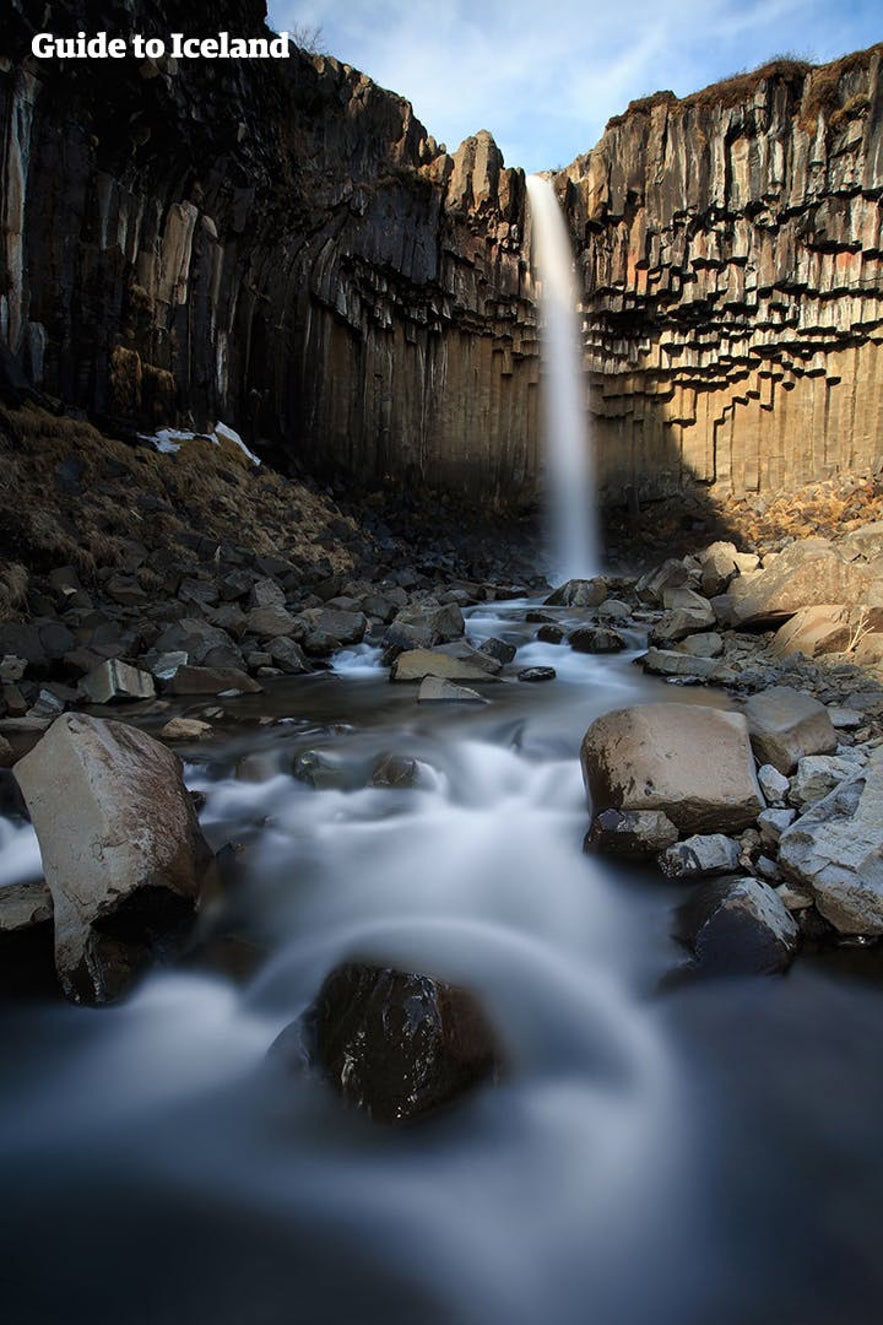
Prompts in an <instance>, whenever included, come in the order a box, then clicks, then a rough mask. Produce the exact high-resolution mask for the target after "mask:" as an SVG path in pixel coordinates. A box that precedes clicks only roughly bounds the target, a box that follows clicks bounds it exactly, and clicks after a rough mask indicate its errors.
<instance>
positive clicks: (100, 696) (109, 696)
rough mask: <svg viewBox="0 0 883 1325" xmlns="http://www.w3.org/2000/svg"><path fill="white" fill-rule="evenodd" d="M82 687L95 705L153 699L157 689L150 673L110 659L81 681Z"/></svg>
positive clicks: (117, 659) (115, 659) (118, 660)
mask: <svg viewBox="0 0 883 1325" xmlns="http://www.w3.org/2000/svg"><path fill="white" fill-rule="evenodd" d="M80 687H81V689H82V691H83V693H84V694H85V695H86V698H87V699H90V700H91V701H92V703H93V704H113V703H119V702H122V701H124V700H137V699H153V697H154V695H155V694H156V687H155V686H154V684H153V677H152V676H151V675H150V673H149V672H142V671H141V670H140V669H139V668H137V667H131V666H130V665H129V664H128V663H125V662H121V661H120V659H119V658H110V659H108V661H107V662H103V663H100V664H99V665H98V667H96V668H94V670H93V671H91V672H89V674H88V676H84V677H83V679H82V680H81V681H80Z"/></svg>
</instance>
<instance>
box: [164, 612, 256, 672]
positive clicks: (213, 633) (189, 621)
mask: <svg viewBox="0 0 883 1325" xmlns="http://www.w3.org/2000/svg"><path fill="white" fill-rule="evenodd" d="M153 650H154V653H155V654H156V655H161V654H164V653H186V654H187V661H188V662H191V663H195V664H197V665H200V664H202V663H204V662H205V661H206V659H207V658H208V657H209V655H210V654H211V656H212V659H213V665H214V666H216V667H241V666H242V654H241V653H240V652H239V649H238V648H237V647H236V645H235V644H234V643H233V641H232V639H231V638H230V636H229V635H228V634H227V632H226V631H225V630H221V629H220V628H219V627H218V626H211V625H209V623H208V622H207V621H199V620H197V618H195V617H184V618H183V619H182V620H181V621H176V622H174V623H173V624H172V625H170V626H167V627H166V629H165V630H164V631H162V633H161V634H160V636H159V638H158V639H156V640H155V641H154V645H153ZM223 659H226V661H224V660H223ZM215 660H217V661H215Z"/></svg>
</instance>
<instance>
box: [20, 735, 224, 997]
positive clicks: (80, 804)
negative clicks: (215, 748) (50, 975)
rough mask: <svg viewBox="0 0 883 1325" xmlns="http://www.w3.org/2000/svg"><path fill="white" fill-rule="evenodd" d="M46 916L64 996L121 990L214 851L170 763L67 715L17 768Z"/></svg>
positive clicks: (155, 746)
mask: <svg viewBox="0 0 883 1325" xmlns="http://www.w3.org/2000/svg"><path fill="white" fill-rule="evenodd" d="M15 776H16V779H17V781H18V784H19V786H20V787H21V790H22V793H23V795H24V798H25V801H26V802H27V806H28V811H29V813H30V815H31V819H32V821H33V824H34V828H35V830H36V833H37V837H38V840H39V843H40V851H41V854H42V857H43V868H44V871H45V875H46V882H47V883H48V885H49V888H50V890H51V893H52V899H53V903H54V907H55V961H56V968H57V970H58V974H59V977H60V979H61V982H62V986H63V988H64V990H65V993H66V994H67V995H68V996H69V997H70V998H73V999H74V1000H76V1001H77V1002H88V1003H103V1002H106V1001H108V1000H110V999H113V998H115V997H118V996H119V995H120V994H122V993H124V992H125V990H126V989H127V988H128V987H129V985H130V983H131V981H132V979H133V977H134V976H135V974H136V973H137V971H138V969H139V968H140V967H141V966H142V965H143V963H144V961H145V960H146V959H147V957H148V956H149V952H150V947H151V943H152V941H153V939H154V938H156V937H158V936H159V935H160V934H165V933H166V932H167V931H168V930H169V929H171V928H174V926H175V925H176V924H179V923H181V921H182V920H183V918H184V917H185V916H186V915H188V914H190V913H191V912H192V911H193V909H194V907H195V906H196V902H197V898H198V894H199V885H200V879H201V877H202V874H203V872H204V870H205V868H206V865H207V863H208V861H209V859H210V855H211V853H210V852H209V849H208V847H207V845H206V843H205V840H204V839H203V836H202V834H201V832H200V831H199V826H198V824H197V822H196V816H195V814H194V810H193V806H192V804H191V801H190V797H189V795H188V794H187V790H186V788H185V786H184V782H183V779H182V776H181V763H180V761H179V759H178V758H177V756H176V755H174V754H172V752H171V751H170V750H167V749H166V747H165V746H164V745H161V744H160V743H159V742H158V741H155V740H154V739H153V738H152V737H150V736H148V735H146V734H145V733H144V732H142V731H139V730H138V729H137V728H135V727H130V726H128V725H126V724H124V723H121V722H104V721H102V720H100V719H97V718H90V717H86V716H85V715H84V714H65V715H64V716H63V717H60V718H58V719H57V721H56V722H54V723H53V724H52V727H51V728H50V729H49V731H48V732H47V733H46V735H45V736H44V737H43V739H42V740H41V741H40V742H39V744H38V745H37V746H36V747H35V748H34V749H33V750H32V751H31V753H30V754H28V755H26V756H25V758H24V759H21V760H19V762H18V763H17V764H16V766H15Z"/></svg>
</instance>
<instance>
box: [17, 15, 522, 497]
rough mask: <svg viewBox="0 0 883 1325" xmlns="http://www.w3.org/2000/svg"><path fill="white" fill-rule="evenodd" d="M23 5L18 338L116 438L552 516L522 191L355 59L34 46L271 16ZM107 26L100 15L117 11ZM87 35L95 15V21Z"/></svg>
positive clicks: (200, 28) (20, 352) (46, 374)
mask: <svg viewBox="0 0 883 1325" xmlns="http://www.w3.org/2000/svg"><path fill="white" fill-rule="evenodd" d="M87 8H88V11H89V12H88V16H87V15H86V14H85V12H84V10H83V6H82V5H78V4H77V3H76V0H53V3H51V4H50V5H44V4H43V0H39V3H36V4H31V3H29V2H28V0H16V3H15V4H14V14H13V22H12V23H11V24H10V26H9V30H8V31H7V30H6V29H4V33H3V42H4V47H5V50H4V52H3V54H4V58H3V60H2V72H0V126H2V161H0V168H2V175H0V178H2V185H3V198H2V213H0V231H2V246H0V301H2V302H0V317H2V323H0V329H2V334H3V338H4V339H5V340H6V342H7V344H8V345H9V347H10V348H11V350H12V352H13V354H14V355H15V356H17V358H18V359H19V361H20V363H21V364H22V365H23V366H24V368H25V369H26V371H27V373H28V375H29V377H30V378H31V380H32V381H33V382H34V383H35V384H37V385H39V386H41V387H42V388H43V389H44V390H45V391H47V392H49V393H50V394H54V395H57V396H60V397H62V398H63V399H64V400H65V401H66V402H68V403H72V404H75V405H79V406H82V407H85V408H87V409H89V410H90V411H91V412H92V413H93V414H94V415H97V416H98V418H99V419H109V420H111V421H114V422H121V421H127V422H129V423H135V424H136V425H138V426H142V427H143V426H147V425H150V424H154V423H175V422H177V423H179V424H186V423H190V424H193V425H195V426H197V427H202V426H205V425H207V424H209V425H210V424H211V423H213V422H214V420H215V419H216V418H222V419H223V420H225V421H226V422H229V423H231V424H233V425H234V426H236V427H238V428H239V429H240V430H241V431H243V432H244V433H245V434H247V435H248V437H249V439H250V440H251V441H252V442H258V443H259V442H260V440H261V439H264V440H265V441H267V442H269V443H271V444H275V445H276V446H277V447H278V448H279V450H280V451H284V452H286V453H287V454H288V455H289V456H295V457H297V458H299V459H300V460H301V461H303V463H305V464H306V465H307V466H309V467H310V468H312V469H314V470H317V471H319V472H326V473H327V472H329V471H334V470H340V471H343V472H345V473H347V474H348V475H349V476H351V477H355V478H356V479H357V480H358V481H362V482H366V483H371V484H376V483H381V482H384V481H387V480H389V479H392V480H397V481H404V482H426V483H428V484H432V485H438V486H447V487H453V488H458V489H461V490H465V491H467V492H468V493H470V494H471V495H473V496H476V497H478V496H481V497H482V498H485V499H490V500H492V501H504V500H505V501H507V502H511V501H513V500H516V501H517V500H521V499H529V497H530V495H531V492H532V486H533V481H534V475H535V472H536V454H535V430H536V424H535V418H536V407H535V404H534V396H535V391H534V390H532V388H533V387H534V386H535V384H536V380H537V369H536V363H535V357H534V344H535V336H534V331H533V325H534V319H533V312H532V304H531V291H530V288H529V281H530V278H529V273H528V272H527V270H526V266H525V263H524V261H523V259H522V249H521V239H522V234H521V227H522V223H523V209H524V202H523V199H524V185H523V176H522V174H521V172H516V171H513V170H507V169H505V168H504V166H503V161H502V157H501V154H500V153H499V150H498V149H497V147H496V145H495V144H494V142H493V139H492V138H491V137H490V135H489V134H487V133H481V134H479V135H478V136H477V137H476V138H474V139H468V140H467V141H466V142H465V143H464V144H462V146H461V147H460V149H459V151H458V152H457V153H456V154H455V155H453V156H451V155H448V154H447V153H445V152H444V151H443V150H442V149H440V148H439V147H438V146H437V144H436V143H435V142H434V140H433V139H432V138H430V137H429V136H428V134H427V133H426V130H425V129H424V128H423V126H422V125H421V124H420V123H419V122H418V121H417V120H415V118H414V116H413V114H412V111H411V107H410V105H409V103H408V102H406V101H404V100H402V99H401V98H400V97H398V96H395V95H394V94H392V93H389V92H385V91H383V90H382V89H380V88H378V87H376V86H375V85H374V84H373V83H372V82H371V81H370V80H369V79H368V78H366V77H364V76H363V75H362V74H360V73H358V72H356V71H355V70H353V69H351V68H349V67H348V66H346V65H341V64H339V63H338V62H337V61H336V60H333V59H329V58H325V57H322V56H315V55H310V54H307V53H305V52H303V51H299V50H297V49H296V48H294V47H291V54H290V58H289V59H287V60H273V59H269V60H242V61H210V60H204V59H195V60H181V61H178V62H175V61H174V60H170V59H164V60H161V61H159V62H158V63H153V62H150V61H146V62H142V63H141V64H140V65H139V64H137V63H136V61H135V59H134V58H126V59H125V60H120V61H109V60H107V61H101V62H100V64H98V63H96V62H94V61H73V60H58V59H53V60H38V59H36V58H35V57H34V56H33V55H31V54H30V40H31V36H32V34H33V31H35V30H37V23H38V22H39V30H40V31H52V32H54V33H57V34H69V33H75V32H76V31H77V30H78V28H83V29H85V30H86V31H87V33H91V32H94V31H96V30H106V31H108V32H109V33H110V34H112V35H117V34H120V35H123V36H126V37H129V36H130V35H131V33H132V32H139V33H142V34H146V35H150V34H153V35H162V36H168V34H169V32H171V31H184V32H187V33H192V34H198V35H201V36H205V35H208V34H211V33H213V32H216V31H218V30H223V29H226V30H228V31H230V32H231V34H236V35H243V36H247V35H254V34H259V33H262V32H265V29H264V27H263V16H264V5H263V4H262V3H261V2H260V0H223V3H220V4H215V5H212V6H203V5H194V4H187V5H184V4H183V3H177V4H176V3H175V2H174V0H155V2H151V0H138V3H137V4H132V3H130V4H124V3H118V4H114V3H111V2H110V0H109V2H108V3H107V4H105V5H103V6H100V7H99V6H97V5H91V6H87ZM99 9H100V10H101V12H100V15H99V12H98V11H99ZM87 17H88V21H87Z"/></svg>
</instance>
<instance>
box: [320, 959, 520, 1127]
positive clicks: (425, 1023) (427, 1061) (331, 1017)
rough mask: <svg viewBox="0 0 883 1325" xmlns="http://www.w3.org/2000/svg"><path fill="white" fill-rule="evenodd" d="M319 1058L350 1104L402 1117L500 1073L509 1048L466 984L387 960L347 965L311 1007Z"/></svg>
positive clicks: (393, 1119)
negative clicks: (503, 1046)
mask: <svg viewBox="0 0 883 1325" xmlns="http://www.w3.org/2000/svg"><path fill="white" fill-rule="evenodd" d="M305 1020H306V1032H307V1039H308V1041H309V1049H310V1056H311V1058H312V1059H313V1061H314V1062H315V1063H316V1064H317V1065H318V1066H319V1067H320V1068H321V1070H322V1072H323V1075H324V1076H325V1077H326V1079H327V1080H328V1081H329V1082H330V1083H331V1084H332V1085H333V1086H334V1087H335V1089H336V1090H337V1091H338V1092H339V1093H340V1094H341V1095H342V1096H343V1098H344V1100H345V1101H346V1102H347V1104H349V1105H351V1106H352V1107H354V1108H358V1109H362V1110H364V1111H365V1112H366V1113H368V1114H369V1116H370V1117H371V1118H373V1119H374V1120H375V1121H376V1122H382V1123H400V1122H407V1121H409V1120H411V1119H414V1118H419V1117H421V1116H422V1115H424V1114H427V1113H431V1112H433V1111H435V1110H436V1109H438V1108H440V1107H441V1106H443V1105H445V1104H448V1103H450V1102H451V1101H452V1100H454V1099H455V1098H456V1097H457V1096H459V1095H461V1094H463V1093H464V1092H465V1091H467V1090H469V1089H471V1088H472V1087H474V1086H475V1085H477V1084H478V1083H480V1082H482V1081H486V1080H490V1079H492V1078H493V1077H494V1076H495V1074H496V1072H497V1069H498V1067H499V1064H500V1053H499V1049H498V1047H497V1045H496V1043H495V1037H494V1034H493V1031H492V1030H491V1027H490V1025H489V1023H488V1021H487V1019H486V1017H485V1015H484V1013H483V1011H482V1009H481V1008H480V1007H479V1005H478V1003H477V1002H476V1000H475V999H474V998H473V996H472V995H471V994H469V993H468V991H467V990H465V989H460V988H458V987H457V986H455V985H449V984H445V983H443V982H442V981H439V980H433V979H431V978H430V977H429V976H425V975H417V974H414V973H412V972H408V971H399V970H394V969H390V968H388V967H380V966H372V965H368V964H365V963H362V962H348V963H347V964H346V965H344V966H341V967H338V968H337V970H335V971H333V972H332V973H331V975H329V977H328V979H327V980H326V981H325V983H324V984H323V986H322V989H321V990H320V992H319V996H318V998H317V999H316V1001H315V1003H314V1004H313V1005H312V1007H311V1008H310V1010H309V1011H308V1013H307V1014H306V1018H305Z"/></svg>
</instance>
